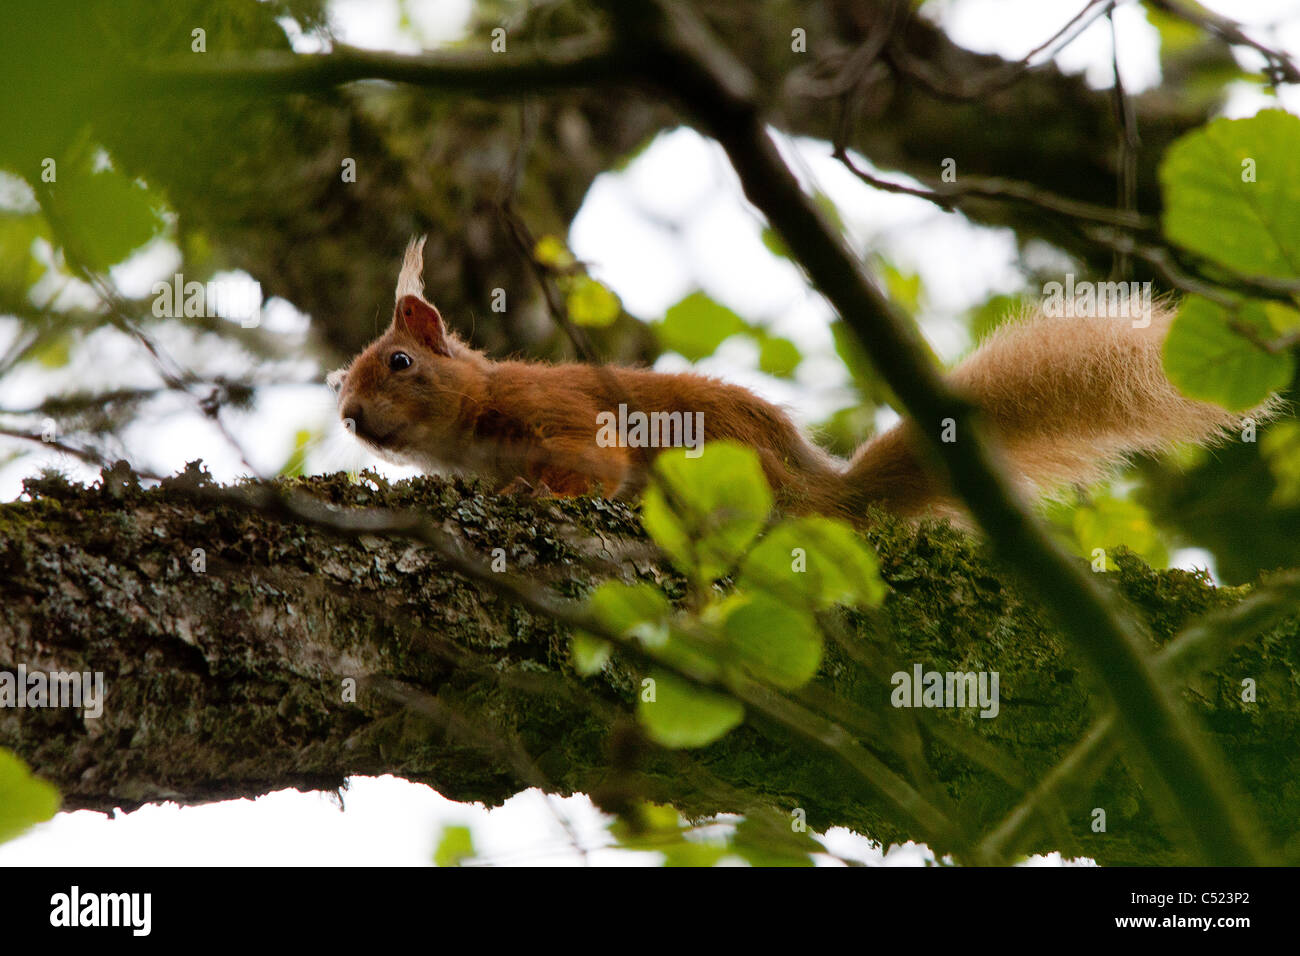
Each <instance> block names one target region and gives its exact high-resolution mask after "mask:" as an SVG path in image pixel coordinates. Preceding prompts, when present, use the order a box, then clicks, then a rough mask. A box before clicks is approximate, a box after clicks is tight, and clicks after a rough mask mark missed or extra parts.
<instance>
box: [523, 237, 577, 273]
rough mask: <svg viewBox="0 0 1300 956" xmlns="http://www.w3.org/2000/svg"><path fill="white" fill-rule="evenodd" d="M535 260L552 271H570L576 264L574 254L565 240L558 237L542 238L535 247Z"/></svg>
mask: <svg viewBox="0 0 1300 956" xmlns="http://www.w3.org/2000/svg"><path fill="white" fill-rule="evenodd" d="M533 258H534V259H535V260H537V262H538V263H540V264H541V265H544V266H547V267H548V268H551V269H568V268H571V267H572V266H573V264H574V260H573V253H571V252H569V249H568V247H567V246H566V245H565V244H564V240H563V239H560V238H557V237H556V236H542V238H540V239H538V240H537V245H536V246H534V247H533Z"/></svg>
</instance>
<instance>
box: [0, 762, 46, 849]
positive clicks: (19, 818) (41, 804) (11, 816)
mask: <svg viewBox="0 0 1300 956" xmlns="http://www.w3.org/2000/svg"><path fill="white" fill-rule="evenodd" d="M58 809H59V791H58V790H56V789H54V787H53V786H52V785H50V784H48V783H46V782H45V781H44V780H41V779H39V778H37V777H33V776H32V774H31V771H30V770H29V769H28V767H27V764H26V763H24V762H23V761H22V759H21V758H19V757H18V756H17V755H16V754H15V753H13V752H12V751H10V750H6V749H5V748H3V747H0V843H4V842H5V841H6V840H12V839H13V838H14V837H16V836H18V835H19V834H21V833H23V832H24V831H26V830H27V829H28V828H30V827H32V826H34V825H35V824H37V823H43V822H45V821H46V820H48V819H50V818H51V817H53V816H54V814H55V813H56V812H57V811H58Z"/></svg>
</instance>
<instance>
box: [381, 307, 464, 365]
mask: <svg viewBox="0 0 1300 956" xmlns="http://www.w3.org/2000/svg"><path fill="white" fill-rule="evenodd" d="M393 324H394V325H396V326H397V327H398V328H399V329H401V330H403V331H404V332H406V333H407V334H408V335H410V336H411V337H412V338H413V339H415V340H416V341H417V342H420V343H422V344H424V345H426V346H428V347H429V348H431V349H433V351H435V352H437V353H438V354H439V355H446V356H447V357H448V358H450V357H451V349H450V348H448V346H447V327H446V326H445V325H443V323H442V316H441V315H440V314H439V313H438V310H437V309H435V308H434V307H433V306H431V305H430V304H429V303H428V302H425V301H424V299H422V298H420V296H418V295H404V296H402V297H401V298H400V299H398V300H397V311H396V312H395V313H394V314H393Z"/></svg>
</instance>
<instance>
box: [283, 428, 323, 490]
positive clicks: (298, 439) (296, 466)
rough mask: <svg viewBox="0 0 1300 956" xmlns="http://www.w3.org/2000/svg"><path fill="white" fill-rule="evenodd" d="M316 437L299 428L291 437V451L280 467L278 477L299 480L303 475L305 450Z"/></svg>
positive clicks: (305, 458) (307, 430)
mask: <svg viewBox="0 0 1300 956" xmlns="http://www.w3.org/2000/svg"><path fill="white" fill-rule="evenodd" d="M315 438H316V435H315V433H313V432H312V431H311V430H310V429H307V428H300V429H299V430H298V431H297V433H296V434H295V435H294V436H293V451H291V452H290V453H289V457H288V458H287V459H286V460H285V463H284V464H283V465H282V466H281V467H280V476H281V477H283V478H300V477H302V474H303V468H304V467H305V466H306V463H307V449H308V448H309V447H310V446H311V443H312V441H313V440H315Z"/></svg>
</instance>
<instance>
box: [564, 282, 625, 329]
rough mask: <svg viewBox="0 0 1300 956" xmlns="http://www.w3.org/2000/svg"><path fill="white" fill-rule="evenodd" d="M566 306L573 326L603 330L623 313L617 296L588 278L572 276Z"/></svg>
mask: <svg viewBox="0 0 1300 956" xmlns="http://www.w3.org/2000/svg"><path fill="white" fill-rule="evenodd" d="M568 305H569V317H570V318H572V319H573V321H574V324H576V325H585V326H591V327H593V328H605V327H606V326H608V325H610V324H612V323H613V321H614V320H615V319H617V318H618V316H619V313H621V312H622V311H623V304H622V303H621V302H619V301H618V296H616V295H615V294H614V293H613V292H611V291H609V289H608V288H606V287H605V286H604V285H603V284H601V283H600V282H597V281H596V280H595V279H593V278H591V277H590V276H574V278H573V283H572V285H571V286H570V287H569V296H568Z"/></svg>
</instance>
